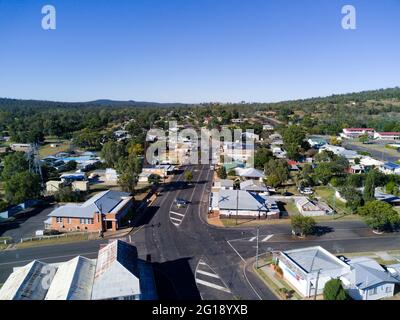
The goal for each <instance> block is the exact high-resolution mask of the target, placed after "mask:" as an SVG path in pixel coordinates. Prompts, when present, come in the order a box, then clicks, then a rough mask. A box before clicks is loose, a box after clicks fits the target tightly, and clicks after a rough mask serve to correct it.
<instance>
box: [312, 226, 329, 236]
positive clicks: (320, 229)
mask: <svg viewBox="0 0 400 320" xmlns="http://www.w3.org/2000/svg"><path fill="white" fill-rule="evenodd" d="M333 230H334V229H333V228H332V227H327V226H315V227H314V233H313V235H314V236H317V237H321V236H323V235H325V234H328V233H331V232H333Z"/></svg>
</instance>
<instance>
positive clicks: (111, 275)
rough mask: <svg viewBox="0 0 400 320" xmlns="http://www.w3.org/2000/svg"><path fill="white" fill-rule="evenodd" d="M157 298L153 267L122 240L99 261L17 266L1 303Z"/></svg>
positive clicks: (0, 295) (1, 292) (108, 247)
mask: <svg viewBox="0 0 400 320" xmlns="http://www.w3.org/2000/svg"><path fill="white" fill-rule="evenodd" d="M43 284H46V285H43ZM155 299H157V292H156V288H155V282H154V274H153V269H152V266H151V265H150V264H149V263H147V262H145V261H143V260H141V259H139V258H138V255H137V250H136V248H135V247H134V246H132V245H130V244H128V243H126V242H123V241H121V240H114V241H112V242H110V243H109V244H107V245H106V246H104V247H103V248H101V249H100V250H99V252H98V255H97V259H89V258H86V257H82V256H77V257H75V258H73V259H70V260H68V261H66V262H60V263H44V262H42V261H38V260H34V261H32V262H30V263H28V264H27V265H25V266H23V267H16V268H14V270H13V272H12V273H11V275H10V276H9V277H8V279H7V280H6V282H5V283H4V285H3V286H2V287H1V289H0V300H155Z"/></svg>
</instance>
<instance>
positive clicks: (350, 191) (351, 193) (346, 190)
mask: <svg viewBox="0 0 400 320" xmlns="http://www.w3.org/2000/svg"><path fill="white" fill-rule="evenodd" d="M340 195H341V196H342V197H343V198H344V199H345V200H346V201H347V202H346V207H347V208H349V209H350V210H351V211H352V212H353V213H355V212H357V210H358V208H359V207H361V206H362V205H363V204H364V200H363V197H362V194H361V192H360V191H358V190H357V189H356V188H354V187H352V186H344V187H343V188H341V189H340Z"/></svg>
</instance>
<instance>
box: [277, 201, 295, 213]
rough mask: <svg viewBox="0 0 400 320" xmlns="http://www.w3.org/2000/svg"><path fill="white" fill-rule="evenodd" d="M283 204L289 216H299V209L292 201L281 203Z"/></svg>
mask: <svg viewBox="0 0 400 320" xmlns="http://www.w3.org/2000/svg"><path fill="white" fill-rule="evenodd" d="M280 202H281V203H282V204H283V208H284V210H285V211H286V212H287V213H288V214H289V216H293V215H297V214H299V210H297V207H296V205H295V203H294V201H292V200H285V201H280Z"/></svg>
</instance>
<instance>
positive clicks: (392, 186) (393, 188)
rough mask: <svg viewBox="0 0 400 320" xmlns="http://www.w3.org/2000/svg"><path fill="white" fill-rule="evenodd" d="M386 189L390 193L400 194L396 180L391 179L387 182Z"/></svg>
mask: <svg viewBox="0 0 400 320" xmlns="http://www.w3.org/2000/svg"><path fill="white" fill-rule="evenodd" d="M385 189H386V192H387V193H389V194H393V195H395V196H398V195H399V194H400V192H399V186H398V185H397V184H396V182H394V181H389V182H388V183H387V184H386V186H385Z"/></svg>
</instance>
